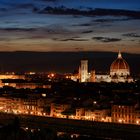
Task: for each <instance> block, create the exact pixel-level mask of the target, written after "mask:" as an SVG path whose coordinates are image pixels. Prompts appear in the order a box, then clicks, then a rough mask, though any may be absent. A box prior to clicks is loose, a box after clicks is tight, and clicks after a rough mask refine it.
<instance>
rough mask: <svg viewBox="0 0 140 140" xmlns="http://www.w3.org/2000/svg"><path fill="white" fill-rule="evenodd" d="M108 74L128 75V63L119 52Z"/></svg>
mask: <svg viewBox="0 0 140 140" xmlns="http://www.w3.org/2000/svg"><path fill="white" fill-rule="evenodd" d="M110 75H111V76H114V75H116V76H127V75H130V70H129V65H128V63H127V62H126V61H125V60H124V59H123V58H122V55H121V53H120V52H119V53H118V58H117V59H116V60H115V61H114V62H113V63H112V64H111V67H110Z"/></svg>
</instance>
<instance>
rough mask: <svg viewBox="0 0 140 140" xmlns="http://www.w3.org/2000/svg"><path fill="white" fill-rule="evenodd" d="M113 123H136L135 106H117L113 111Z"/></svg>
mask: <svg viewBox="0 0 140 140" xmlns="http://www.w3.org/2000/svg"><path fill="white" fill-rule="evenodd" d="M111 116H112V122H115V123H129V124H134V123H136V114H135V106H134V105H133V104H116V105H113V106H112V110H111Z"/></svg>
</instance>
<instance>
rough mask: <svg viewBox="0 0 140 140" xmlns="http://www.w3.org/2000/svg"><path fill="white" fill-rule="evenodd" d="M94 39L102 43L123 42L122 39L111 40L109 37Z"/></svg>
mask: <svg viewBox="0 0 140 140" xmlns="http://www.w3.org/2000/svg"><path fill="white" fill-rule="evenodd" d="M92 39H94V40H97V41H101V42H106V43H108V42H117V41H121V39H120V38H109V37H93V38H92Z"/></svg>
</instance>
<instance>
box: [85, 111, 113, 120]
mask: <svg viewBox="0 0 140 140" xmlns="http://www.w3.org/2000/svg"><path fill="white" fill-rule="evenodd" d="M108 114H109V109H87V110H85V119H86V120H91V121H100V122H111V116H109V115H108Z"/></svg>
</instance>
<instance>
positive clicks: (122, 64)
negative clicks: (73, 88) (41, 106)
mask: <svg viewBox="0 0 140 140" xmlns="http://www.w3.org/2000/svg"><path fill="white" fill-rule="evenodd" d="M79 75H80V82H116V83H118V82H133V78H132V77H131V76H130V68H129V65H128V63H127V62H126V61H125V60H124V59H123V57H122V54H121V52H119V53H118V57H117V59H116V60H115V61H113V63H112V64H111V66H110V72H109V74H96V73H95V70H92V71H91V73H90V74H89V73H88V60H81V67H80V70H79Z"/></svg>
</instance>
